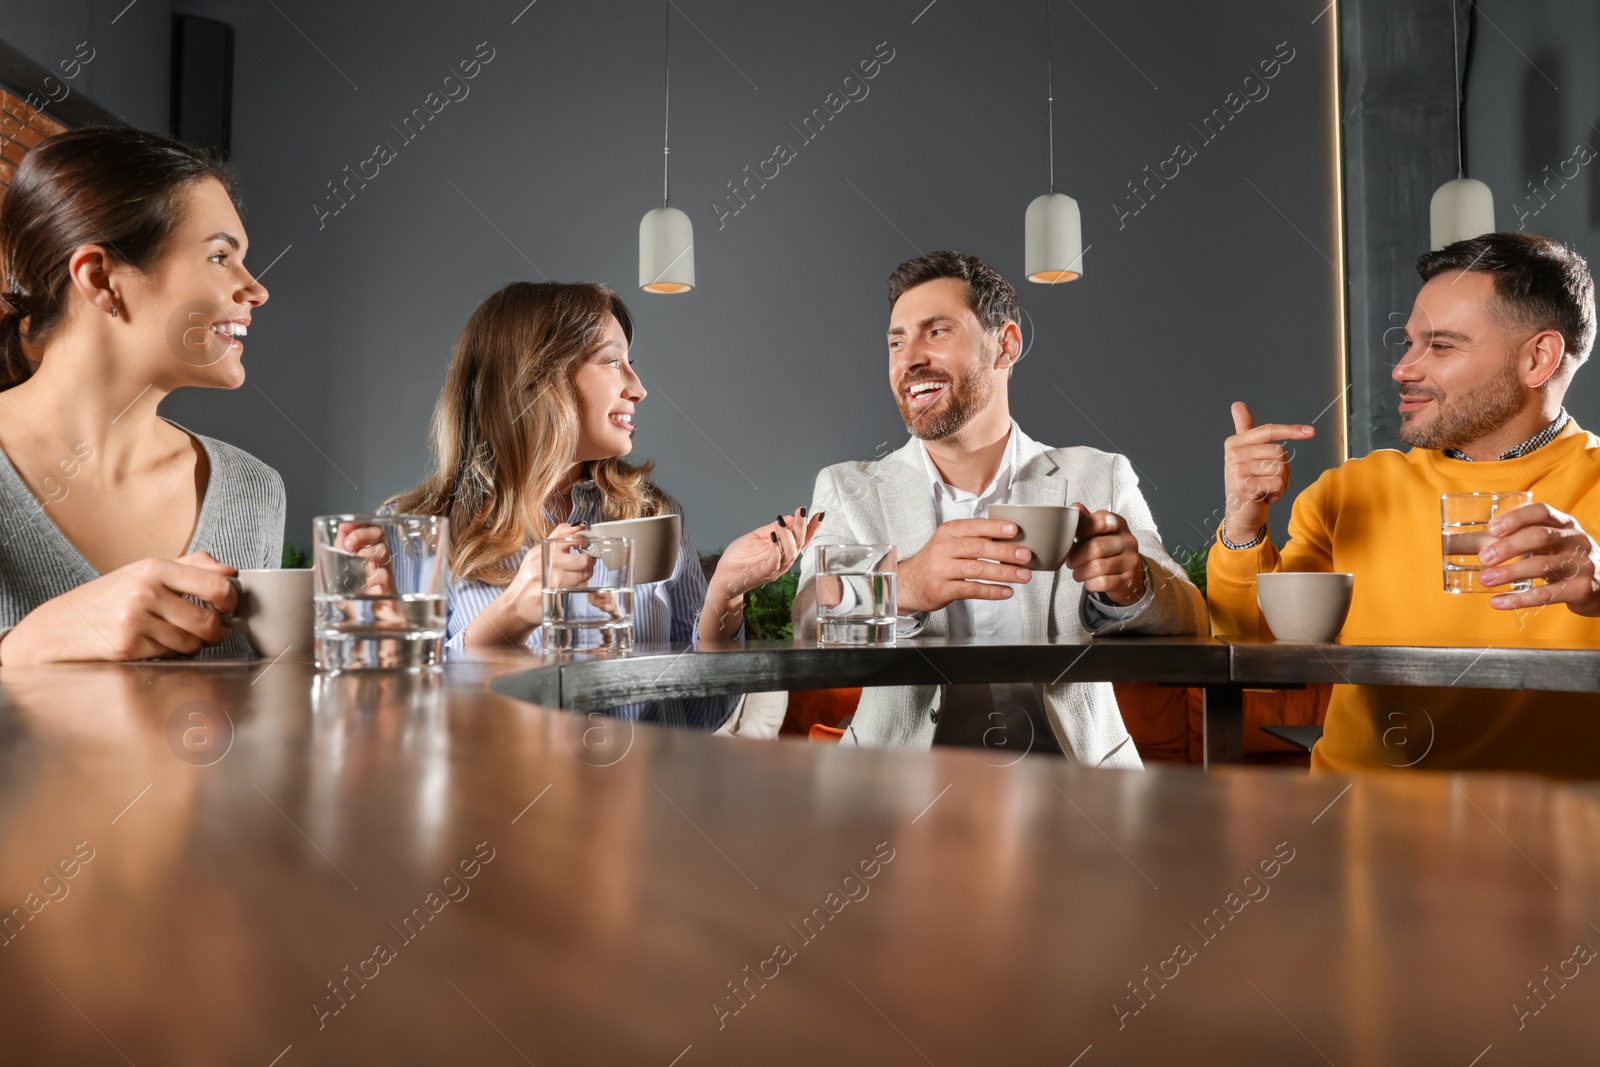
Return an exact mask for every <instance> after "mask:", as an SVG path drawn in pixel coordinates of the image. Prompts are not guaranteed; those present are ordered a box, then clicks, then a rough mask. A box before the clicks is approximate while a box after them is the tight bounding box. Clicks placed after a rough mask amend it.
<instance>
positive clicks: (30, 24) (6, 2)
mask: <svg viewBox="0 0 1600 1067" xmlns="http://www.w3.org/2000/svg"><path fill="white" fill-rule="evenodd" d="M119 16H120V17H119ZM0 37H3V38H5V40H6V41H7V42H8V43H9V44H11V45H12V46H13V47H14V48H16V49H18V50H19V51H21V52H24V53H26V54H27V55H28V56H30V57H32V58H33V59H34V60H36V61H37V62H38V63H40V64H41V65H42V66H44V67H45V68H46V69H47V70H49V71H51V72H52V73H54V74H55V76H56V77H57V78H59V79H62V84H63V85H64V86H65V87H66V88H67V89H69V90H70V91H71V92H73V93H81V94H83V95H84V96H87V97H89V98H90V99H91V100H93V101H94V102H95V103H97V104H99V105H100V106H101V107H103V108H105V109H106V110H108V111H110V112H111V113H112V114H114V115H116V116H117V117H118V118H120V119H122V120H123V121H124V122H127V123H129V124H130V125H134V126H143V127H145V128H146V129H152V130H159V131H162V132H165V131H166V129H167V119H168V111H167V99H168V93H169V85H170V80H169V79H170V77H171V75H170V73H169V65H168V63H169V57H170V56H171V54H172V5H171V4H170V3H168V2H166V0H139V2H138V3H136V4H134V5H133V6H132V7H129V5H128V0H48V2H44V3H41V2H40V0H0ZM84 42H87V43H88V45H89V48H91V49H93V58H92V59H91V60H90V61H89V63H88V64H86V65H81V66H80V67H79V69H78V70H77V72H76V75H75V76H74V77H72V78H71V79H66V78H65V75H66V74H68V73H69V72H71V71H72V68H71V67H67V68H63V67H62V66H61V64H62V63H63V62H69V63H70V62H71V61H72V60H73V57H74V56H76V55H79V54H83V55H87V54H89V53H88V52H87V51H85V52H82V53H80V52H79V48H78V46H79V45H80V44H81V43H84Z"/></svg>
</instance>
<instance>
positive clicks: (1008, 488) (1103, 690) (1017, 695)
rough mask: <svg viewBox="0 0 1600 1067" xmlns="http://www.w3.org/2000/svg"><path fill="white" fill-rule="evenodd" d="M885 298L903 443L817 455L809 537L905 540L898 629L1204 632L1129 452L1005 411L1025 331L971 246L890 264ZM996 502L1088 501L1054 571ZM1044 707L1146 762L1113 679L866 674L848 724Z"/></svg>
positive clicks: (812, 591)
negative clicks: (1037, 433)
mask: <svg viewBox="0 0 1600 1067" xmlns="http://www.w3.org/2000/svg"><path fill="white" fill-rule="evenodd" d="M889 308H890V312H889V334H888V343H889V383H890V385H891V387H892V388H893V389H894V397H895V403H896V405H898V407H899V409H900V414H901V416H902V417H903V418H904V419H905V423H906V428H907V429H908V430H910V431H911V434H912V438H911V441H910V442H909V443H908V444H907V445H906V446H905V447H904V448H901V449H900V450H899V451H897V452H894V453H892V454H891V455H889V456H887V457H885V458H883V459H881V460H874V461H865V462H852V463H839V464H835V465H834V466H831V467H828V468H826V469H825V470H823V471H822V473H821V474H819V475H818V476H817V487H816V492H815V494H814V496H813V498H812V499H813V503H812V513H813V514H814V515H817V516H819V518H821V520H822V521H821V522H820V523H819V525H818V528H817V532H816V535H815V538H814V541H813V543H815V544H819V545H826V544H893V545H895V546H896V547H897V548H898V549H899V559H900V562H899V571H898V578H897V586H898V588H897V598H898V610H899V612H900V622H899V625H898V627H897V631H896V632H897V634H898V635H900V636H903V637H912V636H928V637H937V636H948V637H964V638H973V639H976V640H980V641H982V640H989V641H994V642H996V643H1006V642H1010V641H1022V640H1039V639H1045V638H1049V639H1056V640H1063V639H1065V640H1070V639H1072V638H1073V637H1076V636H1080V635H1084V634H1106V633H1118V634H1195V633H1204V632H1206V629H1207V624H1206V607H1205V601H1204V599H1203V598H1202V597H1201V595H1200V592H1199V590H1197V589H1196V588H1195V587H1194V586H1193V585H1192V584H1190V582H1189V580H1188V578H1187V576H1186V575H1185V574H1184V572H1183V568H1181V567H1180V566H1178V565H1177V563H1175V562H1174V561H1173V559H1172V557H1170V556H1169V555H1168V554H1167V552H1166V550H1165V549H1164V548H1163V547H1162V546H1161V538H1160V535H1159V534H1158V533H1157V532H1156V526H1155V522H1154V520H1153V519H1152V518H1151V516H1150V508H1149V506H1148V505H1147V504H1146V503H1145V500H1144V497H1143V495H1142V494H1141V493H1140V492H1139V482H1138V478H1137V477H1136V476H1135V475H1134V472H1133V466H1132V465H1131V464H1130V463H1129V462H1128V460H1127V458H1126V457H1124V456H1120V455H1116V454H1114V453H1109V452H1101V451H1099V450H1097V449H1093V448H1082V447H1077V448H1050V447H1048V446H1045V445H1042V444H1039V443H1038V442H1036V441H1034V440H1033V439H1031V438H1030V437H1028V436H1027V435H1026V434H1024V433H1023V432H1022V429H1021V427H1019V426H1018V425H1017V424H1016V423H1015V422H1014V421H1013V420H1012V418H1011V408H1010V400H1009V395H1008V389H1009V383H1010V378H1011V370H1012V367H1013V366H1014V365H1015V364H1016V362H1017V360H1018V359H1019V358H1020V357H1021V354H1022V331H1021V328H1020V326H1019V325H1018V320H1019V319H1020V317H1021V308H1020V306H1019V304H1018V302H1017V294H1016V290H1015V289H1013V288H1012V287H1011V284H1010V283H1009V282H1007V281H1006V280H1005V279H1004V278H1003V277H1001V276H1000V275H999V274H998V273H996V272H995V271H994V270H992V269H991V268H990V267H989V266H988V265H987V264H985V263H984V262H983V261H982V260H981V259H979V258H977V257H976V256H970V255H964V254H961V253H956V252H932V253H929V254H927V255H924V256H920V257H918V258H917V259H913V260H908V261H907V262H905V263H902V264H901V265H900V266H899V267H898V268H896V270H895V272H894V273H893V274H892V275H890V277H889ZM1002 503H1004V504H1060V505H1063V506H1065V505H1069V504H1076V505H1077V506H1078V507H1079V508H1080V509H1081V510H1082V511H1083V512H1084V513H1085V514H1083V515H1082V516H1081V517H1080V519H1079V522H1078V533H1077V541H1076V543H1075V544H1074V545H1073V549H1072V552H1071V554H1070V555H1069V556H1068V557H1067V562H1066V565H1065V566H1064V567H1063V568H1062V569H1061V570H1060V571H1057V572H1054V573H1051V572H1044V571H1040V572H1033V571H1029V570H1027V569H1026V563H1027V560H1028V557H1029V554H1028V551H1027V550H1026V549H1023V548H1019V547H1018V546H1017V545H1016V544H1013V543H1008V542H1007V541H1006V538H1008V537H1010V536H1012V535H1014V534H1015V533H1016V528H1015V527H1014V526H1012V525H1011V524H1010V523H1005V522H1001V521H1000V520H997V519H989V518H987V517H985V516H986V515H987V510H988V506H989V505H990V504H1002ZM997 561H998V562H997ZM815 568H816V556H815V554H814V553H810V552H807V553H805V554H804V556H803V557H802V563H801V570H800V585H799V590H798V592H797V594H796V596H795V600H794V619H795V632H796V633H801V632H803V631H804V629H805V628H806V627H809V626H810V625H812V621H813V620H814V619H815V617H816V570H815ZM1030 702H1031V703H1032V705H1033V706H1032V709H1030V708H1029V704H1030ZM1041 707H1042V709H1043V711H1044V712H1045V713H1046V715H1045V717H1047V718H1048V720H1049V722H1050V725H1051V728H1052V730H1053V732H1054V734H1055V736H1056V739H1057V741H1058V742H1059V743H1060V745H1061V750H1062V752H1063V753H1065V754H1066V755H1067V756H1068V758H1070V759H1073V760H1075V761H1077V762H1078V763H1081V764H1085V765H1087V766H1093V767H1120V768H1128V769H1137V768H1139V767H1140V766H1141V763H1140V761H1139V754H1138V750H1137V749H1135V748H1134V745H1133V742H1132V739H1131V738H1129V736H1128V732H1127V729H1126V728H1125V727H1124V726H1123V724H1122V715H1121V713H1120V711H1118V709H1117V700H1116V696H1115V694H1114V692H1113V691H1112V688H1111V684H1110V683H1109V682H1062V683H1058V684H1050V685H1033V684H1026V683H1024V684H1013V683H1008V684H1002V685H985V686H969V685H950V686H940V685H919V686H899V687H894V688H878V689H866V690H864V691H863V692H862V694H861V703H860V705H859V706H858V707H857V709H856V714H855V718H854V720H853V721H852V723H851V728H850V729H849V730H848V731H847V732H846V734H845V738H844V740H845V743H855V744H860V745H866V746H906V747H914V748H926V747H928V746H929V745H931V744H932V743H933V735H934V730H935V728H936V725H937V723H938V721H939V716H940V714H941V711H944V712H947V713H958V714H960V715H961V716H962V717H963V718H964V719H967V720H969V721H978V722H983V721H986V719H987V718H988V716H989V715H990V714H991V713H993V712H996V711H998V712H1002V713H1004V714H1011V715H1014V714H1015V713H1016V712H1017V711H1018V710H1019V709H1021V710H1024V711H1028V710H1033V711H1037V710H1039V709H1040V708H1041Z"/></svg>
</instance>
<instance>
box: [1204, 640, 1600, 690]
mask: <svg viewBox="0 0 1600 1067" xmlns="http://www.w3.org/2000/svg"><path fill="white" fill-rule="evenodd" d="M1596 637H1597V643H1596V645H1595V646H1594V647H1592V648H1572V647H1570V646H1564V645H1556V644H1551V643H1550V642H1548V641H1525V642H1523V643H1522V644H1521V645H1519V646H1517V647H1515V648H1511V647H1499V646H1494V645H1490V646H1487V647H1486V646H1483V645H1464V646H1460V645H1416V644H1400V643H1397V644H1389V645H1356V644H1344V643H1342V642H1332V643H1329V644H1307V643H1298V642H1290V641H1274V640H1272V639H1271V638H1255V637H1224V638H1222V641H1224V642H1225V643H1226V644H1227V645H1228V648H1229V652H1230V656H1229V674H1230V676H1231V677H1232V678H1233V680H1234V681H1235V682H1238V683H1240V684H1243V685H1251V686H1271V685H1281V684H1284V683H1306V682H1324V683H1334V684H1337V683H1341V682H1343V683H1348V684H1352V685H1423V686H1456V685H1459V686H1463V687H1468V688H1472V689H1536V690H1541V691H1546V692H1571V693H1593V692H1596V691H1600V627H1597V628H1596Z"/></svg>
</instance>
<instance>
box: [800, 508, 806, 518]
mask: <svg viewBox="0 0 1600 1067" xmlns="http://www.w3.org/2000/svg"><path fill="white" fill-rule="evenodd" d="M800 517H801V518H802V519H803V518H805V517H806V509H805V508H801V509H800Z"/></svg>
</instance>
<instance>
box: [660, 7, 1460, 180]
mask: <svg viewBox="0 0 1600 1067" xmlns="http://www.w3.org/2000/svg"><path fill="white" fill-rule="evenodd" d="M1454 2H1455V0H1451V3H1454ZM664 9H665V12H666V17H665V19H664V20H663V21H664V22H665V23H666V29H665V31H664V32H663V35H662V36H663V39H664V43H663V46H662V49H661V85H662V89H663V92H662V95H663V96H664V97H665V98H666V115H665V116H664V117H663V118H662V120H661V206H662V207H666V206H667V190H668V185H667V160H668V158H669V157H670V156H671V155H672V148H671V147H670V145H671V135H672V2H671V0H668V2H667V3H666V4H665V5H664Z"/></svg>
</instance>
